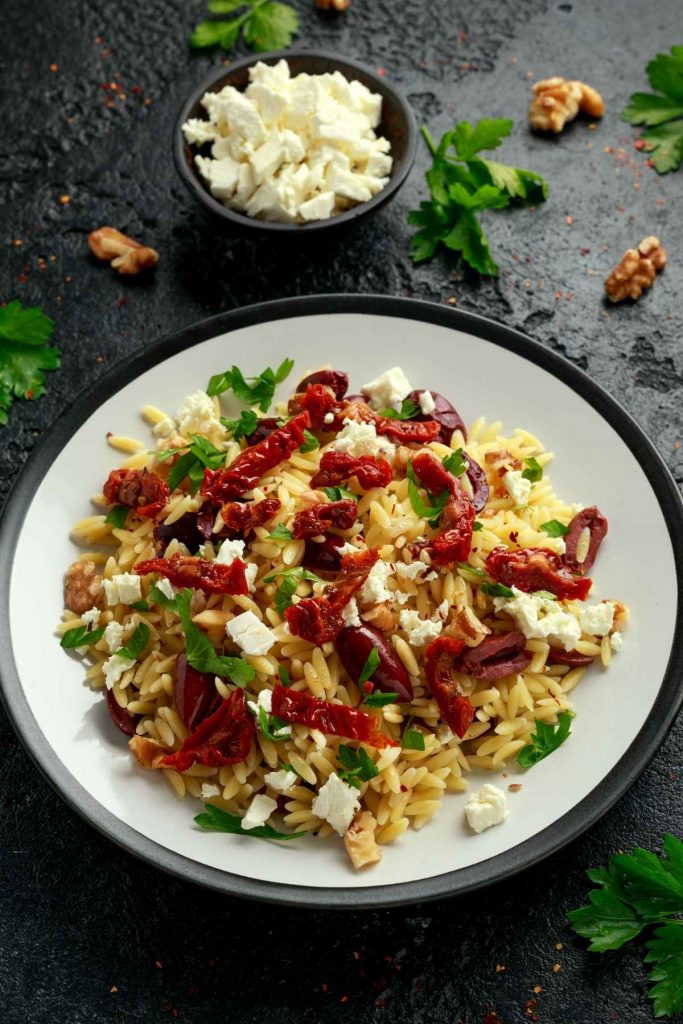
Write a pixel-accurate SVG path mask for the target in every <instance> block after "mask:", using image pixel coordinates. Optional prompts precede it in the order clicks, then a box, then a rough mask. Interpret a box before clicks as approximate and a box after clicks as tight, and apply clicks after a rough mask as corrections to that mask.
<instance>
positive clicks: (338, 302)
mask: <svg viewBox="0 0 683 1024" xmlns="http://www.w3.org/2000/svg"><path fill="white" fill-rule="evenodd" d="M326 313H328V314H334V313H347V314H348V313H356V314H369V315H378V316H386V317H399V318H403V319H411V320H417V321H420V322H423V323H430V324H437V325H440V326H443V327H446V328H451V329H455V330H462V331H464V332H466V333H468V334H470V335H473V336H475V337H478V338H482V339H484V340H485V341H488V342H492V343H493V344H496V345H499V346H501V347H502V348H505V349H509V350H512V351H514V352H515V353H517V354H518V355H520V356H521V357H522V358H524V359H528V360H530V361H531V362H533V363H535V364H537V365H539V366H541V367H542V368H543V369H545V370H547V371H548V372H549V373H551V374H553V375H554V376H555V377H557V378H558V379H559V380H561V381H562V382H563V383H565V384H566V385H567V386H569V387H570V388H571V389H572V390H573V391H575V392H576V393H577V394H579V395H580V396H581V397H582V398H583V399H585V400H586V401H588V402H589V403H590V405H591V406H592V407H593V408H594V409H595V410H596V411H597V412H598V413H599V414H600V415H601V416H602V417H603V418H604V419H605V420H606V421H607V422H608V423H609V424H610V425H611V426H612V427H613V428H614V429H615V430H616V431H617V432H618V433H619V435H620V436H621V438H622V439H623V440H624V442H625V443H626V444H627V445H628V446H629V447H630V449H631V451H632V453H633V455H634V456H635V458H636V459H638V461H639V462H640V465H641V466H642V467H643V471H644V472H645V474H646V476H647V478H648V480H649V482H650V484H651V485H652V488H653V490H654V492H655V494H656V495H657V498H658V501H659V504H660V506H661V509H662V512H663V515H664V518H665V521H666V523H667V527H668V530H669V536H670V539H671V544H672V547H673V552H674V559H675V565H676V575H677V579H678V589H679V593H680V591H681V579H682V577H683V502H682V501H681V496H680V494H679V491H678V487H677V485H676V483H675V481H674V479H673V477H672V476H671V474H670V473H669V471H668V469H667V467H666V465H665V464H664V462H663V460H662V458H661V456H660V455H659V453H658V452H657V450H656V449H655V447H654V445H653V444H652V443H651V442H650V441H649V440H648V438H647V437H646V436H645V434H644V433H643V431H642V430H641V428H640V427H639V426H638V424H637V423H636V422H635V420H633V419H632V418H631V416H630V415H629V414H628V413H627V412H626V411H625V410H624V409H623V408H622V406H620V405H619V403H618V402H616V401H615V400H614V399H613V398H612V397H611V396H610V395H608V394H607V392H606V391H604V390H603V389H602V388H601V387H600V386H599V385H598V384H596V383H595V382H594V381H593V380H591V378H590V377H588V376H587V375H586V374H585V373H583V372H582V371H581V370H578V369H577V368H576V367H574V366H572V365H571V364H570V363H568V362H567V361H566V360H564V359H563V358H561V357H560V356H558V355H556V354H555V353H553V352H550V351H549V350H548V349H546V348H544V347H543V346H542V345H540V344H539V343H538V342H535V341H532V340H531V339H530V338H528V337H526V335H523V334H520V333H519V332H517V331H514V330H512V329H510V328H508V327H504V326H502V325H501V324H498V323H495V322H493V321H491V320H487V319H485V318H483V317H479V316H475V315H474V314H471V313H464V312H462V311H460V310H452V309H449V308H448V307H443V306H437V305H435V304H432V303H426V302H419V301H416V300H413V299H396V298H387V297H382V296H371V295H367V296H352V295H338V296H336V295H325V296H315V297H309V298H294V299H283V300H276V301H274V302H266V303H261V304H259V305H255V306H250V307H247V308H245V309H241V310H235V311H234V312H231V313H222V314H220V315H218V316H215V317H212V318H211V319H209V320H204V321H202V322H201V323H199V324H195V325H192V326H189V327H186V328H184V329H183V330H181V331H178V332H177V333H174V334H171V335H169V336H168V337H166V338H162V339H161V340H160V341H158V342H157V343H156V344H154V345H152V346H150V347H148V348H146V349H145V351H143V352H141V353H140V354H139V355H138V356H136V357H135V358H133V359H131V360H130V361H126V362H122V363H120V364H119V365H118V366H115V367H113V368H112V369H111V370H110V371H109V372H108V373H106V374H105V375H104V376H103V377H102V378H101V379H100V380H99V381H97V382H96V383H95V384H94V385H93V386H92V387H91V388H90V389H89V390H88V391H87V392H86V393H85V394H84V395H83V397H82V399H81V400H80V401H79V402H78V403H74V404H72V405H71V407H70V408H69V409H68V410H67V411H66V412H65V413H64V414H63V415H62V417H61V418H60V419H59V420H58V421H57V422H56V423H55V425H54V427H53V428H52V430H51V431H50V433H49V435H47V436H46V438H45V439H44V440H43V441H42V443H41V444H40V445H39V446H38V447H37V449H36V451H35V452H34V454H33V456H32V457H31V459H30V460H29V462H28V464H27V466H26V467H25V469H24V471H23V473H22V474H21V475H20V477H19V480H18V481H17V483H16V485H15V487H14V490H13V491H12V494H11V496H10V498H9V500H8V502H7V505H6V508H5V510H4V516H3V519H2V523H1V524H0V574H1V576H0V578H1V579H2V588H1V589H0V692H1V693H2V698H3V701H4V704H5V708H6V710H7V713H8V715H9V718H10V720H11V721H12V723H13V725H14V728H15V729H16V731H17V733H18V735H19V738H20V739H21V741H22V742H23V744H24V746H25V747H26V749H27V751H28V753H29V754H30V756H31V757H32V759H33V761H34V762H35V764H36V765H37V766H38V768H39V769H40V770H41V771H42V772H43V774H44V775H45V777H46V778H47V780H48V782H50V783H51V784H52V785H53V786H54V788H55V789H56V790H57V792H58V793H59V794H60V795H61V796H62V798H63V799H64V800H65V801H66V802H67V803H68V804H69V806H70V807H72V809H73V810H75V811H76V812H77V813H78V814H80V815H81V816H82V817H83V818H85V820H86V821H88V822H89V823H90V824H91V825H93V826H94V827H95V828H96V829H98V830H99V831H100V832H101V833H103V834H104V835H105V836H107V837H108V838H109V839H111V840H112V841H113V842H115V843H117V844H118V845H119V846H121V847H122V848H123V849H125V850H128V851H129V852H131V853H133V854H135V855H136V856H138V857H140V858H142V859H143V860H145V861H147V862H148V863H150V864H153V865H154V866H155V867H158V868H161V869H162V870H164V871H167V872H169V873H170V874H173V875H176V876H178V877H180V878H183V879H185V880H189V881H193V882H197V883H198V884H201V885H204V886H207V887H209V888H212V889H215V890H217V891H219V892H223V893H228V894H232V895H238V896H244V897H247V898H250V899H258V900H266V901H269V902H273V903H279V904H285V905H294V906H301V907H328V908H329V907H333V908H340V909H359V908H363V907H366V908H371V907H386V906H393V905H399V904H405V903H416V902H419V901H426V900H434V899H438V898H443V897H445V896H451V895H455V894H458V893H463V892H467V891H472V890H474V889H478V888H481V887H482V886H485V885H489V884H491V883H492V882H495V881H499V880H501V879H503V878H508V877H509V876H510V875H513V874H515V873H517V872H519V871H522V870H524V869H525V868H528V867H531V866H532V865H533V864H536V863H538V862H539V861H540V860H542V859H543V858H545V857H548V856H550V855H551V854H553V853H555V852H557V851H558V850H559V849H561V848H562V847H563V846H565V845H566V844H567V843H569V842H571V841H572V840H573V839H575V838H576V837H577V836H578V835H580V834H581V833H582V832H584V831H585V830H586V829H588V828H589V827H590V826H591V825H593V824H594V823H595V822H596V821H597V820H598V819H599V818H600V817H601V816H602V815H603V814H605V812H606V811H607V810H608V809H609V808H610V807H611V806H612V805H613V804H614V803H615V802H616V801H617V800H618V799H619V798H620V797H621V796H623V794H624V793H625V792H626V791H627V789H628V788H629V787H630V786H631V785H632V784H633V783H634V782H635V780H636V779H637V778H638V776H639V775H640V774H641V773H642V772H643V771H644V769H645V768H646V767H647V765H648V764H649V762H650V760H651V759H652V757H653V756H654V754H655V753H656V751H657V749H658V748H659V746H660V744H661V743H662V742H663V740H664V738H665V737H666V734H667V732H668V731H669V729H670V727H671V725H672V723H673V721H674V719H675V717H676V715H677V713H678V711H679V709H680V706H681V703H682V701H683V687H682V685H681V681H682V678H683V609H682V607H681V601H680V600H679V601H678V606H677V610H676V628H675V636H674V642H673V644H672V651H671V654H670V657H669V662H668V665H667V669H666V672H665V674H664V678H663V681H662V685H661V687H660V690H659V693H658V695H657V699H656V701H655V704H654V706H653V708H652V711H651V713H650V714H649V716H648V718H647V720H646V722H645V723H644V725H643V726H642V728H641V730H640V732H639V733H638V736H637V737H636V739H635V740H634V741H633V743H632V744H631V745H630V747H629V748H628V750H627V751H626V753H625V754H624V755H623V757H622V758H621V759H620V760H619V762H618V763H617V764H616V765H615V766H614V768H612V770H611V771H610V772H609V773H608V774H607V775H606V776H605V777H604V778H603V779H602V781H601V782H599V783H598V785H597V786H596V787H595V788H594V789H593V790H592V791H591V792H590V793H589V795H588V796H587V797H585V798H584V799H583V800H581V801H580V802H579V803H578V804H577V805H576V806H575V807H573V808H572V810H571V811H569V812H568V813H567V814H565V815H564V816H563V817H561V818H559V819H558V820H557V821H555V822H554V823H553V824H552V825H550V826H549V827H548V828H546V829H544V830H543V831H542V832H539V833H538V834H537V835H535V836H533V837H532V838H530V839H528V840H526V841H524V842H522V843H520V844H518V845H517V846H515V847H513V848H512V849H510V850H508V851H506V852H505V853H502V854H499V855H497V856H495V857H491V858H489V859H488V860H485V861H481V862H480V863H478V864H474V865H471V866H469V867H466V868H462V869H460V870H457V871H451V872H446V873H444V874H441V875H437V876H435V877H432V878H423V879H419V880H416V881H414V882H401V883H397V884H396V885H383V886H369V887H364V888H355V889H354V888H350V889H340V888H318V887H311V886H306V885H298V884H293V885H284V884H280V883H272V882H266V881H261V880H258V879H253V878H245V877H244V876H241V875H235V874H231V873H230V872H228V871H221V870H219V869H217V868H212V867H208V866H206V865H204V864H199V863H197V862H196V861H193V860H191V859H189V858H186V857H183V856H182V855H180V854H177V853H173V852H172V851H170V850H168V849H166V848H165V847H163V846H160V845H159V844H158V843H155V842H154V841H152V840H150V839H148V838H146V837H145V836H143V835H141V834H140V833H139V832H137V831H135V830H134V829H133V828H131V827H130V826H129V825H127V824H125V823H124V822H122V821H121V820H120V819H118V818H117V817H115V816H114V815H113V814H111V813H110V812H109V811H107V810H105V809H104V808H103V807H102V806H101V805H100V804H99V803H98V802H97V801H96V800H94V799H93V798H92V797H91V796H90V795H89V794H88V793H87V792H86V791H85V790H84V789H83V788H82V786H81V785H80V784H79V783H78V782H77V781H76V780H75V779H74V777H73V776H72V775H71V773H70V772H68V771H67V770H66V768H65V767H64V765H63V764H62V762H61V761H60V760H59V758H58V757H57V756H56V754H55V753H54V751H53V750H52V748H51V747H50V745H49V744H48V742H47V740H46V739H45V737H44V735H43V733H42V732H41V731H40V729H39V727H38V725H37V723H36V721H35V719H34V718H33V715H32V713H31V711H30V709H29V706H28V703H27V701H26V698H25V696H24V693H23V690H22V686H21V681H20V679H19V676H18V674H17V670H16V666H15V664H14V658H13V653H12V649H11V645H10V642H9V636H10V623H9V583H10V575H11V570H12V561H13V553H14V550H15V547H16V542H17V538H18V536H19V534H20V531H21V528H22V524H23V521H24V517H25V514H26V510H27V509H28V506H29V505H30V502H31V500H32V498H33V495H34V494H35V492H36V490H37V489H38V487H39V485H40V483H41V481H42V479H43V477H44V476H45V474H46V472H47V471H48V469H49V468H50V466H51V464H52V462H53V460H54V458H55V457H56V456H57V455H58V454H59V452H60V451H61V450H62V448H63V447H64V446H65V445H66V444H67V442H68V441H69V439H70V438H71V437H72V435H73V434H74V433H75V432H76V430H78V428H79V427H80V426H81V425H82V424H83V423H84V422H85V420H87V418H88V417H89V416H90V415H91V413H92V412H94V411H95V410H96V409H97V408H98V407H99V406H100V405H101V404H102V402H104V401H106V400H107V399H108V398H110V397H111V396H112V395H113V394H115V393H116V392H117V391H118V390H120V389H121V388H122V387H123V386H124V385H126V384H128V383H129V382H130V381H131V380H134V379H135V378H136V377H137V376H139V375H140V374H141V373H143V372H145V371H146V370H149V369H150V368H152V367H154V366H155V365H157V364H158V363H160V362H161V361H163V360H165V359H167V358H168V357H169V356H171V355H173V354H174V353H176V352H180V351H182V350H184V349H186V348H190V347H191V346H193V345H196V344H197V343H199V342H201V341H204V340H206V339H207V338H212V337H215V336H216V335H219V334H224V333H228V332H230V331H234V330H238V329H239V328H243V327H248V326H251V325H253V324H259V323H264V322H269V321H276V320H281V319H286V318H291V317H301V316H312V315H319V314H326Z"/></svg>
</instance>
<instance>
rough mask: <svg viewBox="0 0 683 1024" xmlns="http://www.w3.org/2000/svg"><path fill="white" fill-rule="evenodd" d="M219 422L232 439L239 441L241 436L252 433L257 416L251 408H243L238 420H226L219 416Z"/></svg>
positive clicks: (256, 422)
mask: <svg viewBox="0 0 683 1024" xmlns="http://www.w3.org/2000/svg"><path fill="white" fill-rule="evenodd" d="M221 423H222V424H223V426H224V427H225V429H226V430H227V431H228V433H229V434H232V439H233V441H239V440H240V438H242V437H248V436H249V434H253V433H254V431H255V430H256V427H257V426H258V416H257V415H256V413H255V412H254V410H253V409H244V410H243V411H242V412H241V413H240V418H239V419H238V420H226V419H225V418H224V417H223V416H221Z"/></svg>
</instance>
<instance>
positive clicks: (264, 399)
mask: <svg viewBox="0 0 683 1024" xmlns="http://www.w3.org/2000/svg"><path fill="white" fill-rule="evenodd" d="M274 6H277V5H274ZM207 24H212V23H211V22H208V23H207ZM293 366H294V361H293V360H292V359H285V360H284V361H283V362H282V363H280V365H279V366H278V368H277V370H271V368H270V366H268V367H267V368H266V369H265V370H264V371H263V373H260V374H259V375H258V377H247V378H245V377H244V376H243V375H242V371H241V370H240V368H239V367H238V366H233V367H232V368H231V369H230V370H226V371H225V373H217V374H215V375H214V376H213V377H212V378H211V380H210V381H209V383H208V386H207V389H206V393H207V395H211V396H214V395H222V394H223V392H224V391H232V392H233V394H234V395H235V397H236V398H238V399H239V400H240V402H244V404H245V405H258V407H259V408H260V410H261V412H268V410H269V409H270V403H271V402H272V401H273V397H274V395H275V388H276V387H277V385H278V384H281V383H282V382H283V380H286V378H287V377H288V376H289V375H290V373H291V372H292V368H293Z"/></svg>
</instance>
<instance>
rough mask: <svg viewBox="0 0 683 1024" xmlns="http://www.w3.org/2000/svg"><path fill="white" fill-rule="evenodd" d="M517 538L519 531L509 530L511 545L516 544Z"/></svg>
mask: <svg viewBox="0 0 683 1024" xmlns="http://www.w3.org/2000/svg"><path fill="white" fill-rule="evenodd" d="M518 537H519V531H518V530H510V540H511V541H512V543H513V544H516V543H517V539H518Z"/></svg>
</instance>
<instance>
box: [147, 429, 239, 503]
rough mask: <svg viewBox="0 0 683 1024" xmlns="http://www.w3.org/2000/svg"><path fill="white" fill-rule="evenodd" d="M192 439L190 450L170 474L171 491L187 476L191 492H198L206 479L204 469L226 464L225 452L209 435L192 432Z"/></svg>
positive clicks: (168, 481) (169, 484) (182, 456)
mask: <svg viewBox="0 0 683 1024" xmlns="http://www.w3.org/2000/svg"><path fill="white" fill-rule="evenodd" d="M190 440H191V442H192V443H191V444H190V446H189V450H188V451H186V452H185V454H184V455H181V456H180V458H179V459H178V461H177V462H175V463H174V464H173V466H172V467H171V472H170V473H169V474H168V480H167V483H168V486H169V490H171V491H174V490H175V489H176V487H178V485H179V484H180V483H181V481H182V480H184V479H185V477H187V478H188V480H189V481H190V493H191V494H196V493H197V491H198V490H199V488H200V487H201V483H202V480H203V479H204V470H205V469H220V468H221V466H223V465H224V464H225V452H224V451H222V450H221V449H220V448H216V446H215V445H213V444H211V441H209V439H208V438H207V437H202V435H201V434H190ZM162 454H164V453H162ZM175 454H177V452H176V453H175ZM157 457H158V456H157Z"/></svg>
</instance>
